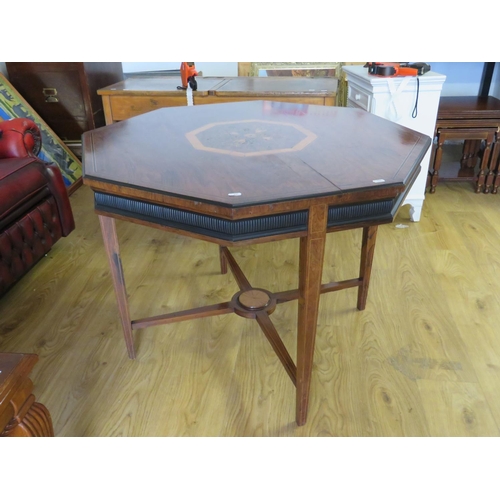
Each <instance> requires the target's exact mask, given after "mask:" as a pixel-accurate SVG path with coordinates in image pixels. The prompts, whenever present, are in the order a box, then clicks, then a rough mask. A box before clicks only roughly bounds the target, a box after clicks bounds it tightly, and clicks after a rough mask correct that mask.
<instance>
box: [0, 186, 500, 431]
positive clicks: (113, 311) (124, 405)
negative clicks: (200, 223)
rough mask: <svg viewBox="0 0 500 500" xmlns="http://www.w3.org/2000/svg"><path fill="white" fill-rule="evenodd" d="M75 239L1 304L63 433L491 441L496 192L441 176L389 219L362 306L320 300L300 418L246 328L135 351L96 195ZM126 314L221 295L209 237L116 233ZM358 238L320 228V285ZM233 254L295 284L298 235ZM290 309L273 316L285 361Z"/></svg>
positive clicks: (258, 337)
mask: <svg viewBox="0 0 500 500" xmlns="http://www.w3.org/2000/svg"><path fill="white" fill-rule="evenodd" d="M71 203H72V206H73V210H74V213H75V219H76V225H77V228H76V230H75V231H74V232H73V233H72V234H71V235H70V236H69V237H68V238H64V239H62V240H61V241H59V242H58V243H57V244H56V246H55V247H54V248H53V250H52V251H51V252H50V253H49V254H48V256H47V257H45V258H44V259H43V260H42V261H41V262H40V263H39V264H38V265H37V266H36V267H35V268H34V269H33V270H32V271H31V272H30V273H29V274H28V275H27V276H26V277H25V278H23V279H22V280H21V281H20V282H19V283H18V284H17V285H16V286H15V287H14V288H13V289H12V290H11V291H10V292H9V293H8V294H7V295H5V296H4V297H2V298H0V351H9V352H35V353H37V354H38V355H39V356H40V360H39V362H38V364H37V365H36V366H35V369H34V371H33V373H32V376H33V381H34V383H35V389H34V393H35V395H36V397H37V400H38V401H40V402H42V403H44V404H45V405H46V406H47V407H48V409H49V410H50V412H51V415H52V418H53V423H54V429H55V433H56V435H57V436H498V435H499V434H500V432H499V426H500V398H499V397H498V396H499V394H500V328H499V326H498V325H499V318H500V279H499V277H500V217H498V214H499V212H500V195H497V196H495V195H484V194H481V195H478V194H475V193H474V192H473V188H472V186H471V185H470V184H468V183H450V184H447V185H446V184H439V185H438V188H437V191H436V193H435V194H434V195H427V198H426V201H425V204H424V210H423V213H422V219H421V221H420V222H419V223H411V222H410V221H409V217H408V207H403V208H402V209H401V211H400V213H399V215H398V217H397V220H396V221H395V222H394V223H393V224H390V225H386V226H381V228H380V230H379V236H378V242H377V248H376V252H375V260H374V269H373V273H372V281H371V289H370V293H369V296H368V304H367V307H366V310H365V311H363V312H360V311H358V310H357V309H356V294H357V289H349V290H344V291H340V292H336V293H331V294H326V295H322V296H321V303H320V315H319V326H318V336H317V343H316V354H315V363H314V369H313V378H312V389H311V402H310V410H309V419H308V422H307V424H306V425H305V426H303V427H297V426H296V424H295V392H294V387H293V385H292V383H291V382H290V380H289V378H288V375H287V374H286V373H285V371H284V369H283V368H282V366H281V364H280V362H279V361H278V359H277V358H276V356H275V355H274V353H273V351H272V348H271V346H270V345H269V344H268V342H267V341H266V339H265V338H264V336H263V334H262V332H261V330H260V329H259V327H258V325H257V323H256V322H255V321H251V320H246V319H243V318H240V317H238V316H236V315H234V314H231V315H225V316H220V317H214V318H205V319H198V320H193V321H187V322H183V323H178V324H173V325H164V326H159V327H154V328H149V329H145V330H140V331H137V332H136V335H137V337H136V346H137V351H138V357H137V359H136V360H135V361H131V360H129V359H128V357H127V353H126V349H125V344H124V341H123V337H122V333H121V327H120V322H119V317H118V311H117V307H116V302H115V297H114V293H113V289H112V284H111V278H110V272H109V270H108V265H107V260H106V256H105V252H104V247H103V244H102V239H101V235H100V231H99V224H98V219H97V216H96V215H95V214H94V213H93V201H92V193H91V192H90V190H89V189H88V188H87V187H85V186H84V187H82V188H81V189H79V190H78V191H76V192H75V193H74V194H73V195H72V197H71ZM117 228H118V234H119V238H120V243H121V248H122V258H123V265H124V269H125V276H126V279H127V286H128V292H129V295H130V308H131V315H132V318H133V319H137V318H139V317H144V316H151V315H155V314H161V313H166V312H172V311H176V310H180V309H187V308H189V307H196V306H200V305H207V304H212V303H216V302H221V301H224V300H229V299H230V298H231V297H232V295H233V294H234V293H235V292H236V291H237V290H238V289H237V286H236V284H235V282H234V280H233V278H232V276H231V274H230V273H228V274H227V275H224V276H223V275H220V274H219V256H218V248H217V246H216V245H213V244H209V243H205V242H201V241H197V240H193V239H188V238H185V237H181V236H177V235H173V234H169V233H166V232H162V231H159V230H155V229H151V228H146V227H142V226H138V225H132V224H128V223H124V222H118V223H117ZM360 243H361V230H355V231H348V232H344V233H336V234H331V235H329V236H328V242H327V248H326V255H325V266H324V281H325V282H326V281H332V280H342V279H347V278H350V277H355V276H357V273H358V265H359V264H358V259H359V253H360ZM234 255H235V257H236V259H237V260H238V262H239V264H240V265H241V266H242V268H243V269H244V271H245V272H246V274H247V276H248V278H249V279H250V281H251V283H252V284H253V285H254V286H259V287H262V288H268V289H270V290H273V291H279V290H286V289H290V288H295V287H296V286H297V281H298V280H297V278H298V277H297V269H298V240H289V241H285V242H276V243H267V244H261V245H252V246H248V247H245V248H241V249H239V250H235V251H234ZM296 313H297V303H296V301H295V302H290V303H286V304H282V305H279V306H278V307H277V309H276V312H275V313H274V314H273V316H272V319H273V321H274V322H275V324H276V326H277V328H278V331H279V333H280V334H281V336H282V338H283V341H284V342H285V344H286V346H287V347H288V349H289V350H290V352H291V353H293V356H294V355H295V328H296Z"/></svg>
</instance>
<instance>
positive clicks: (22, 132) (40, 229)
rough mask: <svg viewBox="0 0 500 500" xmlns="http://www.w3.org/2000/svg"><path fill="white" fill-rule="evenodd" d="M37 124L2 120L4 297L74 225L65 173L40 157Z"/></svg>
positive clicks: (0, 265)
mask: <svg viewBox="0 0 500 500" xmlns="http://www.w3.org/2000/svg"><path fill="white" fill-rule="evenodd" d="M40 147H41V134H40V130H39V128H38V126H37V125H36V124H35V123H34V122H33V121H31V120H28V119H26V118H15V119H13V120H7V121H3V122H0V296H2V295H3V294H4V293H5V292H6V291H7V290H8V289H9V288H11V287H12V285H14V283H16V282H17V281H18V280H19V279H20V278H21V277H22V276H24V275H25V274H26V273H27V272H28V271H29V270H30V269H31V268H32V267H33V265H34V264H36V262H38V260H40V259H41V258H42V257H43V256H44V255H45V254H46V253H47V252H48V251H49V250H50V249H51V248H52V246H53V245H54V243H55V242H56V241H57V240H59V239H60V238H61V236H68V234H69V233H71V231H73V229H74V228H75V222H74V219H73V212H72V210H71V205H70V202H69V197H68V193H67V190H66V186H65V184H64V180H63V177H62V175H61V172H60V170H59V168H58V167H57V166H56V165H50V164H47V163H45V162H43V161H42V160H41V159H40V158H37V156H36V155H37V154H38V152H39V151H40Z"/></svg>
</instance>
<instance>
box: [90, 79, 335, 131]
mask: <svg viewBox="0 0 500 500" xmlns="http://www.w3.org/2000/svg"><path fill="white" fill-rule="evenodd" d="M197 82H198V89H197V90H196V91H195V92H193V104H194V105H200V104H214V103H222V102H241V101H252V100H268V101H281V102H291V103H296V104H317V105H321V106H335V103H336V92H337V79H336V78H297V77H235V78H201V77H200V78H197ZM180 83H181V82H180V77H178V76H174V77H171V76H154V77H132V78H127V79H126V80H124V81H121V82H118V83H115V84H113V85H109V86H108V87H104V88H102V89H99V90H98V91H97V93H98V94H99V95H100V96H101V97H102V102H103V107H104V116H105V119H106V124H107V125H109V124H111V123H114V122H117V121H121V120H126V119H127V118H131V117H133V116H137V115H141V114H143V113H147V112H148V111H153V110H155V109H159V108H165V107H172V106H186V105H187V98H186V91H184V90H178V89H177V87H178V86H179V85H180Z"/></svg>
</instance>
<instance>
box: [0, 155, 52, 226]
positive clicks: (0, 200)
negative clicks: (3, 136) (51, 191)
mask: <svg viewBox="0 0 500 500" xmlns="http://www.w3.org/2000/svg"><path fill="white" fill-rule="evenodd" d="M41 168H42V165H41V164H40V163H39V161H38V160H37V159H36V158H7V159H4V160H2V161H1V162H0V220H1V219H3V218H4V217H7V215H9V213H12V212H14V211H15V210H16V209H17V208H19V207H20V206H22V205H23V204H25V203H26V202H27V201H29V200H30V198H33V197H34V196H36V194H37V193H39V192H40V191H41V190H42V189H44V188H46V186H47V178H46V177H45V176H44V175H43V173H42V170H41Z"/></svg>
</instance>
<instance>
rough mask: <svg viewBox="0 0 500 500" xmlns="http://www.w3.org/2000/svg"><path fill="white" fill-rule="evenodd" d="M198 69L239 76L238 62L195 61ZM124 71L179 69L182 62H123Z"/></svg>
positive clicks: (204, 72)
mask: <svg viewBox="0 0 500 500" xmlns="http://www.w3.org/2000/svg"><path fill="white" fill-rule="evenodd" d="M194 64H195V67H196V70H197V71H202V72H203V76H204V77H205V76H238V63H237V62H195V63H194ZM122 66H123V72H124V73H134V72H137V71H157V70H165V69H177V70H178V69H179V68H180V67H181V63H180V62H122Z"/></svg>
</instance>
